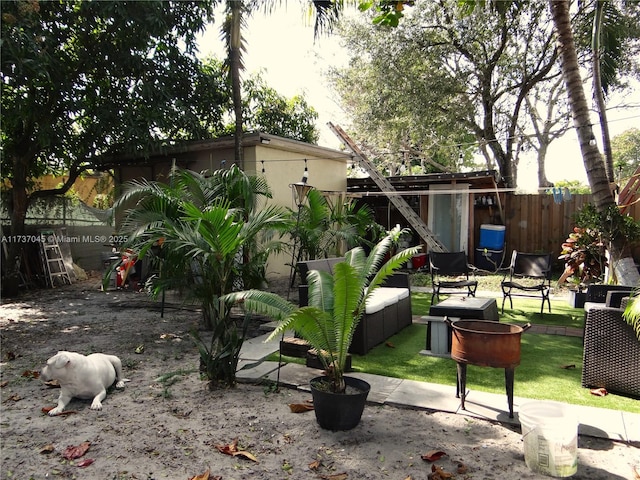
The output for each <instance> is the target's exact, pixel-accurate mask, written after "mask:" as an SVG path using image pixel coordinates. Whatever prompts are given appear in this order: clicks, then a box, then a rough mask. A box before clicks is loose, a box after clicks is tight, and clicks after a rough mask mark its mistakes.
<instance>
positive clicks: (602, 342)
mask: <svg viewBox="0 0 640 480" xmlns="http://www.w3.org/2000/svg"><path fill="white" fill-rule="evenodd" d="M622 312H623V310H622V309H618V308H607V307H596V308H592V309H591V310H589V312H588V313H587V318H586V322H585V328H584V353H583V358H582V386H583V387H586V388H606V389H607V390H609V391H611V392H616V393H622V394H625V395H631V396H634V397H640V368H638V366H639V365H640V340H638V338H637V337H636V335H635V333H634V331H633V329H632V328H631V326H630V325H629V324H627V323H626V322H625V320H624V319H623V318H622Z"/></svg>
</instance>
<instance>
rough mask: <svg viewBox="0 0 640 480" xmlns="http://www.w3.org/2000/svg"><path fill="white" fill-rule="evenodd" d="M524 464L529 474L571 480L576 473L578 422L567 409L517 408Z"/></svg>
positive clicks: (537, 405)
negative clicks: (569, 478) (569, 479)
mask: <svg viewBox="0 0 640 480" xmlns="http://www.w3.org/2000/svg"><path fill="white" fill-rule="evenodd" d="M518 415H519V417H520V424H521V425H522V440H523V442H524V461H525V462H526V464H527V467H529V468H530V469H531V470H532V471H534V472H537V473H541V474H543V475H550V476H552V477H570V476H571V475H573V474H574V473H576V472H577V470H578V419H577V417H576V415H575V413H573V412H572V411H571V410H569V406H568V405H564V404H562V403H557V402H529V403H525V404H524V405H522V406H521V407H520V412H519V414H518Z"/></svg>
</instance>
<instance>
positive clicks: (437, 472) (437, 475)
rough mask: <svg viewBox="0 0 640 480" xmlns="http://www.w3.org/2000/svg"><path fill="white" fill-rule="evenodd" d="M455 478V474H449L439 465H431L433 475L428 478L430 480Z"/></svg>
mask: <svg viewBox="0 0 640 480" xmlns="http://www.w3.org/2000/svg"><path fill="white" fill-rule="evenodd" d="M449 478H453V473H450V472H447V471H446V470H445V469H444V468H442V467H439V466H438V465H431V473H430V474H429V475H428V476H427V479H428V480H447V479H449Z"/></svg>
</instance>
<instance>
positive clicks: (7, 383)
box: [0, 380, 9, 388]
mask: <svg viewBox="0 0 640 480" xmlns="http://www.w3.org/2000/svg"><path fill="white" fill-rule="evenodd" d="M7 385H9V382H8V381H7V380H5V381H4V382H2V383H0V388H4V387H6V386H7Z"/></svg>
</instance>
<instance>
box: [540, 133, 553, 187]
mask: <svg viewBox="0 0 640 480" xmlns="http://www.w3.org/2000/svg"><path fill="white" fill-rule="evenodd" d="M548 147H549V145H548V144H547V143H546V142H545V141H541V142H540V146H539V147H538V153H537V161H538V186H539V187H540V188H546V187H553V183H551V182H550V181H549V179H548V178H547V171H546V169H545V165H544V161H545V159H546V158H547V149H548Z"/></svg>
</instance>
